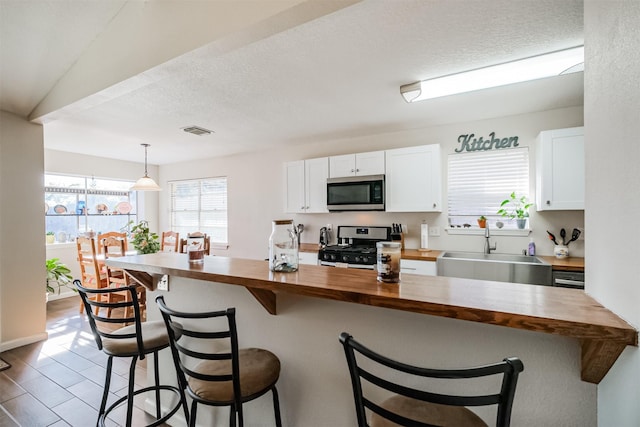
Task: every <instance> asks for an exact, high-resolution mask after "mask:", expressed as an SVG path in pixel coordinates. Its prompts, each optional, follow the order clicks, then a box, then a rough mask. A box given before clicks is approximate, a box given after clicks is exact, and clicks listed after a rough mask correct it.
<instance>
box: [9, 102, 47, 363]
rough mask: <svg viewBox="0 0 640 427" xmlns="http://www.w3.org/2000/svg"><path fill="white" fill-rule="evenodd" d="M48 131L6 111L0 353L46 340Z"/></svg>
mask: <svg viewBox="0 0 640 427" xmlns="http://www.w3.org/2000/svg"><path fill="white" fill-rule="evenodd" d="M42 170H43V137H42V127H41V126H40V125H34V124H31V123H29V122H27V121H25V120H24V119H22V118H20V117H18V116H16V115H13V114H10V113H6V112H4V111H0V200H1V201H2V202H1V203H0V236H2V237H1V238H0V351H5V350H9V349H11V348H14V347H19V346H22V345H26V344H30V343H32V342H35V341H39V340H42V339H46V337H47V334H46V331H45V323H46V322H45V310H44V307H45V291H46V289H45V284H46V281H45V280H46V270H45V251H44V246H45V242H44V236H45V231H44V217H43V216H42V214H43V203H44V179H43V178H44V177H43V173H42Z"/></svg>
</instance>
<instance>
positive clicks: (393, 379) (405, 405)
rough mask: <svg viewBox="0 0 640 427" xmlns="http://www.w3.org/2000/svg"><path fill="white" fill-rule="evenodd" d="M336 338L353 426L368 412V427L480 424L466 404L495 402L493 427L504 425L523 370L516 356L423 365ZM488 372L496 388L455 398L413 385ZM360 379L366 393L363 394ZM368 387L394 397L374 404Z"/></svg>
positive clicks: (470, 426)
mask: <svg viewBox="0 0 640 427" xmlns="http://www.w3.org/2000/svg"><path fill="white" fill-rule="evenodd" d="M340 342H341V343H342V345H343V346H344V351H345V355H346V357H347V364H348V365H349V373H350V375H351V385H352V387H353V396H354V399H355V404H356V415H357V418H358V426H359V427H368V426H369V422H368V421H367V413H368V412H369V411H370V412H371V426H372V427H391V426H396V427H397V426H412V427H434V426H441V427H452V426H465V427H480V426H485V427H486V425H487V424H486V423H485V422H484V421H483V420H482V419H481V418H480V417H479V416H478V415H476V414H475V413H474V412H473V411H471V410H469V409H468V408H467V406H487V405H495V406H497V415H496V424H495V425H496V426H497V427H509V424H510V422H511V421H510V420H511V407H512V405H513V399H514V395H515V393H516V384H517V382H518V375H519V374H520V372H522V371H523V369H524V366H523V364H522V362H521V361H520V359H518V358H517V357H510V358H506V359H504V360H503V361H502V362H498V363H494V364H490V365H484V366H477V367H473V368H463V369H429V368H421V367H417V366H411V365H407V364H405V363H402V362H398V361H395V360H392V359H389V358H387V357H385V356H382V355H380V354H378V353H376V352H374V351H372V350H370V349H368V348H367V347H365V346H363V345H362V344H360V343H359V342H357V341H356V340H355V339H353V337H352V336H351V335H349V334H348V333H346V332H343V333H341V334H340ZM398 374H404V375H398ZM493 375H498V376H502V381H501V382H500V384H499V385H500V387H499V390H496V392H495V393H492V394H486V393H485V392H484V391H483V392H477V393H473V392H471V391H469V392H468V393H465V395H463V396H461V395H455V394H445V393H439V392H436V391H433V392H431V391H425V388H427V387H425V384H422V387H420V386H418V384H419V383H420V382H421V381H420V379H421V378H422V379H424V378H437V379H453V380H464V379H473V378H480V377H488V376H493ZM400 377H404V380H403V379H400ZM407 378H409V380H407ZM363 383H364V384H366V385H367V388H366V390H368V391H369V393H366V392H365V387H363ZM492 384H493V383H492ZM431 385H432V386H433V384H431ZM439 385H440V384H439ZM374 389H378V390H375V391H379V390H380V389H383V390H387V391H391V392H392V393H394V395H393V396H392V397H389V398H387V399H385V400H384V401H382V402H380V400H376V399H374V398H373V397H372V396H373V395H374V393H373V391H374ZM483 390H484V389H483ZM367 410H368V411H367Z"/></svg>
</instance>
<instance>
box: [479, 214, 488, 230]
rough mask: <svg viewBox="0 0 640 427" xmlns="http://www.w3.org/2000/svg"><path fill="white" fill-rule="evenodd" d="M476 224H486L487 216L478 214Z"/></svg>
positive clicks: (482, 225)
mask: <svg viewBox="0 0 640 427" xmlns="http://www.w3.org/2000/svg"><path fill="white" fill-rule="evenodd" d="M478 226H479V227H480V228H485V227H486V226H487V218H486V217H485V216H484V215H480V218H478Z"/></svg>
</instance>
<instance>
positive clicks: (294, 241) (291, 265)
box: [269, 219, 298, 272]
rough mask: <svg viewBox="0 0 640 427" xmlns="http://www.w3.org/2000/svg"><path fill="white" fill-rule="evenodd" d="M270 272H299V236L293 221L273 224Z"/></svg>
mask: <svg viewBox="0 0 640 427" xmlns="http://www.w3.org/2000/svg"><path fill="white" fill-rule="evenodd" d="M269 270H271V271H278V272H291V271H298V236H297V233H296V229H295V226H294V225H293V220H292V219H280V220H275V221H273V222H272V224H271V236H270V237H269Z"/></svg>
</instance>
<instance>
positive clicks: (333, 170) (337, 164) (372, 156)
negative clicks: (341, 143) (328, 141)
mask: <svg viewBox="0 0 640 427" xmlns="http://www.w3.org/2000/svg"><path fill="white" fill-rule="evenodd" d="M383 173H384V151H371V152H368V153H356V154H345V155H342V156H331V157H329V177H330V178H339V177H343V176H356V175H381V174H383Z"/></svg>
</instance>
